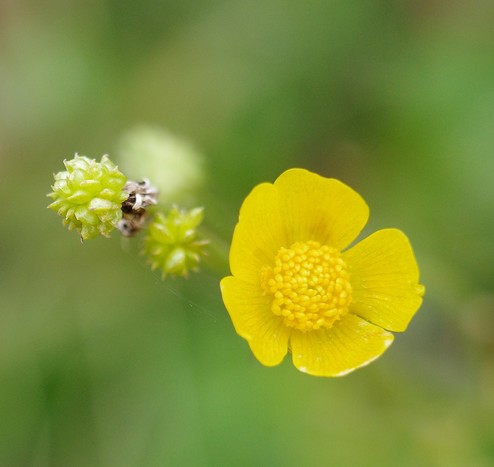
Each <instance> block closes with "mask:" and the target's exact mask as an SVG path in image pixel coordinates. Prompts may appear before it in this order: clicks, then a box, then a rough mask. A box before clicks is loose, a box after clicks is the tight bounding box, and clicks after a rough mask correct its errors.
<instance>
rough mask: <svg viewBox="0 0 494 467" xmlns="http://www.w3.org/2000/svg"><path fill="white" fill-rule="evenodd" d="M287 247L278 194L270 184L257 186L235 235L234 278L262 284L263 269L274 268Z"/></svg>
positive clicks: (232, 260)
mask: <svg viewBox="0 0 494 467" xmlns="http://www.w3.org/2000/svg"><path fill="white" fill-rule="evenodd" d="M285 244H286V239H285V238H284V235H283V227H282V219H281V211H280V207H279V201H278V192H277V190H276V189H275V187H274V186H273V185H272V184H270V183H262V184H260V185H257V186H256V187H255V188H254V189H253V190H252V191H251V193H250V194H249V195H248V196H247V198H246V199H245V201H244V203H243V204H242V207H241V209H240V215H239V222H238V224H237V226H236V227H235V231H234V233H233V239H232V246H231V249H230V268H231V271H232V274H233V275H234V276H235V277H239V278H242V279H244V280H246V281H249V282H252V283H259V274H260V272H261V269H262V267H263V266H265V265H269V266H271V265H272V264H273V261H274V257H275V256H276V253H277V252H278V250H279V249H280V247H281V246H283V245H285Z"/></svg>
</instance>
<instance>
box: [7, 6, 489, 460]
mask: <svg viewBox="0 0 494 467" xmlns="http://www.w3.org/2000/svg"><path fill="white" fill-rule="evenodd" d="M142 125H150V126H152V127H158V128H163V129H164V130H167V131H170V132H171V133H172V134H174V135H177V136H178V137H180V138H184V139H185V140H187V141H189V142H190V143H191V144H192V145H193V146H194V147H195V149H196V151H197V152H199V153H201V154H203V157H204V171H205V174H206V178H205V181H204V183H203V186H202V189H201V191H200V192H198V193H196V199H195V200H194V202H195V203H196V204H199V205H203V206H204V207H205V213H206V223H207V227H208V229H209V230H210V231H211V232H213V233H214V237H213V239H214V242H215V247H216V244H217V245H219V247H218V248H220V249H223V250H225V249H226V248H227V247H228V243H229V241H230V239H231V234H232V230H233V227H234V225H235V223H236V220H237V216H238V209H239V207H240V204H241V202H242V200H243V199H244V197H245V196H246V195H247V194H248V192H249V191H250V190H251V189H252V187H253V186H255V185H256V184H257V183H260V182H264V181H271V182H272V181H274V179H275V178H276V177H277V176H278V175H279V174H280V173H281V172H282V171H283V170H285V169H287V168H289V167H304V168H307V169H310V170H312V171H316V172H318V173H320V174H321V175H325V176H328V177H336V178H339V179H341V180H342V181H344V182H346V183H347V184H349V185H350V186H352V187H353V188H354V189H355V190H356V191H358V192H359V193H361V194H362V195H363V197H364V198H365V199H366V201H367V203H368V204H369V206H370V209H371V218H370V222H369V224H368V226H367V227H366V229H365V231H364V235H366V234H368V233H370V232H372V231H374V230H377V229H379V228H383V227H398V228H400V229H402V230H404V231H405V232H406V234H407V235H408V236H409V238H410V239H411V242H412V245H413V246H414V250H415V253H416V257H417V260H418V263H419V266H420V267H421V277H422V282H423V283H424V284H425V286H426V290H427V292H426V296H425V300H424V304H423V306H422V308H421V309H420V310H419V312H418V313H417V315H416V316H415V318H414V320H413V321H412V323H411V325H410V326H409V328H408V330H407V331H406V332H405V333H403V334H398V335H396V340H395V343H394V344H393V346H392V347H391V348H390V349H389V351H388V352H387V353H386V354H385V355H384V356H383V357H382V358H380V359H379V360H377V361H376V362H374V363H373V364H372V365H370V366H368V367H366V368H363V369H360V370H357V371H355V372H354V373H352V374H350V375H348V376H346V377H343V378H336V379H334V378H333V379H331V378H329V379H326V378H315V377H310V376H307V375H304V374H302V373H299V372H298V371H297V370H296V369H295V368H294V367H293V365H292V364H291V361H290V359H289V358H288V359H286V360H285V362H284V363H283V364H282V365H280V366H278V367H275V368H265V367H263V366H262V365H260V364H259V363H258V362H257V361H256V360H255V359H254V357H253V356H252V354H251V352H250V350H249V348H248V346H247V344H246V343H245V341H244V340H243V339H241V338H240V337H238V336H237V335H236V334H235V331H234V329H233V326H232V324H231V321H230V319H229V317H228V314H227V312H226V310H225V308H224V306H223V304H222V300H221V296H220V292H219V287H218V281H219V279H220V278H221V277H222V276H224V275H226V274H227V273H228V265H227V263H226V262H224V263H218V264H216V265H215V267H211V268H208V267H204V268H203V269H202V271H201V272H199V273H197V274H194V275H192V276H191V277H190V278H189V279H187V280H182V279H170V280H166V281H162V280H161V279H160V276H159V274H158V273H153V272H151V270H150V269H149V268H148V266H147V265H146V264H145V259H144V258H143V257H142V256H140V255H139V254H138V241H137V242H135V241H134V242H129V243H124V242H122V239H121V237H120V236H119V235H118V232H116V233H114V234H113V236H112V238H111V239H110V240H106V239H103V238H99V239H96V240H90V241H87V242H85V243H84V244H81V242H80V241H79V238H78V236H77V234H76V233H75V232H71V233H69V232H67V230H66V229H64V228H63V226H62V224H61V219H60V217H58V216H56V215H55V214H54V213H53V212H52V211H49V210H47V209H46V206H47V205H48V203H49V199H48V198H47V197H46V193H48V192H49V191H50V185H51V183H52V180H53V178H52V174H53V173H54V172H57V171H59V170H62V169H63V165H62V161H63V159H65V158H71V157H72V156H73V154H74V153H75V152H78V153H79V154H84V155H87V156H89V157H94V158H97V159H98V160H99V158H100V157H101V155H102V154H104V153H108V154H110V156H111V157H112V158H113V159H115V161H117V160H118V158H117V157H116V156H117V155H118V148H119V144H120V142H121V140H122V138H123V136H124V135H125V134H126V133H127V132H128V131H131V130H132V129H133V128H136V127H140V126H142ZM114 156H115V157H114ZM163 170H164V171H166V170H167V168H166V167H164V168H163ZM0 173H1V174H2V183H1V187H0V190H1V193H2V203H3V206H4V207H3V216H2V229H1V230H0V261H1V263H0V264H1V268H0V466H1V467H21V466H22V467H24V466H26V467H28V466H29V467H30V466H33V467H45V466H50V467H51V466H60V467H62V466H70V467H82V466H91V467H93V466H103V467H107V466H108V467H113V466H115V467H137V466H139V467H140V466H146V467H147V466H151V467H152V466H191V467H194V466H223V465H224V466H284V467H285V466H286V467H290V466H395V465H400V466H445V467H451V466H453V467H454V466H480V467H482V466H490V465H493V463H494V354H493V352H494V314H493V313H494V290H493V282H494V281H493V278H494V266H493V264H494V242H493V230H494V229H493V228H494V183H493V182H492V176H493V174H494V2H492V1H491V0H484V1H482V0H479V1H473V2H462V1H459V0H449V1H446V0H416V1H404V0H398V1H386V0H376V1H371V2H370V1H357V0H346V1H344V0H331V1H323V0H319V1H317V0H315V1H311V0H308V1H302V0H298V1H287V2H284V1H281V0H263V1H259V0H253V1H246V0H232V1H225V0H204V1H199V2H198V1H191V0H185V1H178V0H168V1H159V0H143V1H141V2H130V1H125V0H124V1H117V0H99V1H96V0H88V1H83V2H82V1H80V2H75V1H62V0H44V1H42V2H39V1H34V0H31V1H28V0H20V1H16V0H1V1H0ZM149 177H150V178H152V174H150V175H149Z"/></svg>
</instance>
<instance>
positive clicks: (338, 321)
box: [221, 169, 424, 376]
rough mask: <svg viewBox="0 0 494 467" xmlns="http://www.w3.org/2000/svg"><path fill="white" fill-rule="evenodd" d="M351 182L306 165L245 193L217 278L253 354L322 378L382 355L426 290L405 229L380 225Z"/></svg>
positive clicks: (272, 362)
mask: <svg viewBox="0 0 494 467" xmlns="http://www.w3.org/2000/svg"><path fill="white" fill-rule="evenodd" d="M368 215H369V209H368V207H367V205H366V203H365V201H364V200H363V199H362V198H361V197H360V195H358V194H357V193H356V192H355V191H353V190H352V189H351V188H349V187H348V186H346V185H344V184H343V183H341V182H339V181H338V180H335V179H327V178H323V177H321V176H319V175H317V174H314V173H311V172H308V171H306V170H303V169H291V170H287V171H286V172H284V173H283V174H282V175H281V176H280V177H279V178H278V179H277V180H276V181H275V183H274V184H270V183H262V184H260V185H258V186H257V187H255V188H254V189H253V190H252V192H251V193H250V194H249V195H248V196H247V198H246V199H245V201H244V203H243V205H242V208H241V210H240V216H239V222H238V224H237V226H236V228H235V231H234V234H233V240H232V245H231V250H230V268H231V272H232V276H228V277H225V278H223V279H222V281H221V292H222V295H223V301H224V303H225V305H226V308H227V310H228V312H229V314H230V317H231V319H232V321H233V325H234V327H235V329H236V331H237V333H238V334H239V335H240V336H241V337H243V338H244V339H246V340H247V342H248V343H249V346H250V348H251V350H252V352H253V353H254V355H255V356H256V358H257V359H258V360H259V361H260V362H261V363H263V364H264V365H267V366H273V365H277V364H279V363H280V362H281V361H282V360H283V358H284V357H285V355H286V353H287V352H288V350H291V353H292V360H293V363H294V365H295V366H296V367H297V368H298V369H299V370H300V371H303V372H306V373H309V374H312V375H317V376H341V375H344V374H347V373H349V372H350V371H352V370H354V369H356V368H358V367H361V366H363V365H366V364H368V363H370V362H371V361H373V360H374V359H376V358H377V357H379V356H380V355H381V354H382V353H383V352H384V351H385V350H386V349H387V347H388V346H389V345H390V344H391V343H392V342H393V334H392V333H391V332H389V331H395V332H396V331H404V330H405V329H406V327H407V325H408V323H409V322H410V320H411V318H412V317H413V315H414V313H415V312H416V311H417V309H418V308H419V307H420V304H421V302H422V295H423V293H424V288H423V286H422V285H420V284H419V282H418V280H419V271H418V267H417V264H416V261H415V258H414V255H413V251H412V248H411V246H410V243H409V241H408V239H407V237H406V236H405V235H404V234H403V233H402V232H401V231H400V230H397V229H384V230H379V231H377V232H375V233H374V234H372V235H370V236H369V237H367V238H366V239H364V240H362V241H361V242H360V243H357V244H356V245H354V246H352V247H350V248H348V246H349V244H350V243H351V242H352V241H353V240H354V239H355V238H356V237H357V235H358V234H359V232H360V231H361V230H362V228H363V227H364V225H365V224H366V222H367V219H368Z"/></svg>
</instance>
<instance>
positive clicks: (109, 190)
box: [48, 154, 129, 240]
mask: <svg viewBox="0 0 494 467" xmlns="http://www.w3.org/2000/svg"><path fill="white" fill-rule="evenodd" d="M64 165H65V168H66V170H65V171H62V172H58V173H57V174H55V175H54V177H55V183H54V185H53V186H52V190H53V192H52V193H49V194H48V196H49V197H50V198H52V199H53V200H54V201H53V202H52V203H51V204H50V205H49V206H48V207H49V208H50V209H53V210H54V211H56V212H57V213H58V214H59V215H60V216H62V217H63V218H64V220H63V223H64V225H66V226H67V227H68V229H69V230H72V229H74V228H75V229H77V230H78V231H79V233H80V236H81V239H82V240H87V239H90V238H94V237H97V236H98V235H103V236H105V237H108V236H109V235H110V232H111V231H112V230H113V229H114V228H115V226H116V225H117V223H118V221H119V220H120V219H121V217H122V210H121V207H122V202H123V201H124V200H126V199H127V198H128V196H129V195H128V193H126V192H125V191H124V186H125V182H126V177H125V175H123V174H122V173H121V172H120V171H119V170H118V167H117V166H115V164H113V162H112V161H111V160H110V159H109V157H108V156H106V155H104V156H103V157H102V158H101V162H97V161H96V160H95V159H89V158H88V157H86V156H78V155H77V154H76V155H75V157H74V158H73V159H71V160H69V161H67V160H65V161H64Z"/></svg>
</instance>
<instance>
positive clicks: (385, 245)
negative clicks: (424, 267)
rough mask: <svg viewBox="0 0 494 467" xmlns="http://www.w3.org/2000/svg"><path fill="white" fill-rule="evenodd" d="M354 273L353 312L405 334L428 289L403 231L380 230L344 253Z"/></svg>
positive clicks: (352, 281)
mask: <svg viewBox="0 0 494 467" xmlns="http://www.w3.org/2000/svg"><path fill="white" fill-rule="evenodd" d="M343 258H344V259H345V261H346V262H347V265H348V268H349V271H350V282H351V284H352V304H351V307H350V310H351V312H352V313H355V314H357V315H359V316H361V317H362V318H364V319H366V320H368V321H370V322H372V323H374V324H376V325H378V326H382V327H383V328H385V329H388V330H390V331H404V330H405V329H406V327H407V326H408V323H409V322H410V320H411V319H412V317H413V315H414V314H415V312H416V311H417V310H418V308H419V307H420V305H421V303H422V295H423V293H424V287H423V286H422V285H420V284H419V283H418V281H419V270H418V266H417V263H416V261H415V257H414V255H413V251H412V247H411V245H410V243H409V241H408V238H407V237H406V236H405V234H404V233H403V232H401V231H400V230H397V229H384V230H379V231H377V232H376V233H374V234H372V235H371V236H369V237H367V238H366V239H364V240H362V241H361V242H359V243H357V245H355V246H354V247H352V248H350V249H349V250H348V251H346V252H344V253H343Z"/></svg>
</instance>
